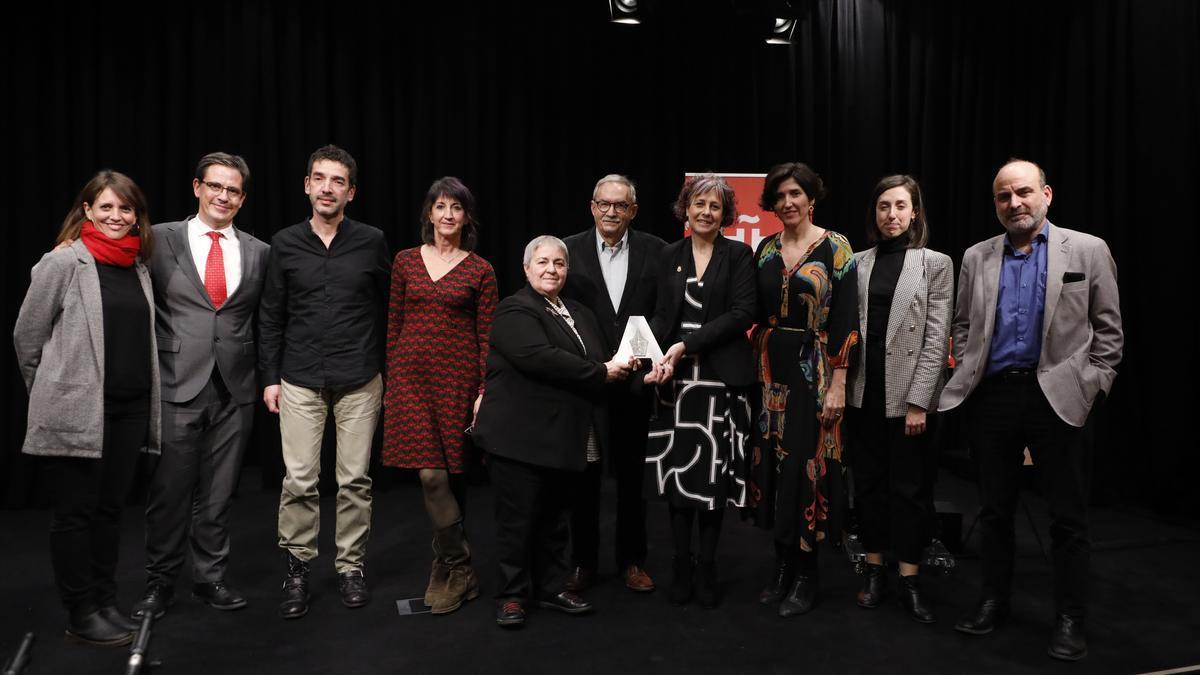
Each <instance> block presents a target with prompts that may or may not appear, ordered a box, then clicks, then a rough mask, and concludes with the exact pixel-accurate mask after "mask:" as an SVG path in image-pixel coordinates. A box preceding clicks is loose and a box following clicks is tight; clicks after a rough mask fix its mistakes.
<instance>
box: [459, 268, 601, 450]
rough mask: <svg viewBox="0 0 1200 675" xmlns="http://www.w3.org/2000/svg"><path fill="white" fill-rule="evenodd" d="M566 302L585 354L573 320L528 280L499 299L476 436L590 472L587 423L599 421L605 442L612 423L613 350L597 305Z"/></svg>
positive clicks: (485, 444) (491, 445) (479, 441)
mask: <svg viewBox="0 0 1200 675" xmlns="http://www.w3.org/2000/svg"><path fill="white" fill-rule="evenodd" d="M564 302H565V303H566V305H567V311H569V312H570V313H571V317H572V319H574V321H575V329H576V330H577V331H579V336H580V337H581V338H582V339H583V342H584V345H586V347H587V354H586V356H585V355H584V351H583V348H582V347H580V345H579V340H577V339H575V334H574V333H573V332H572V331H571V328H570V326H568V325H567V322H566V321H564V320H563V319H562V318H560V317H559V316H558V315H557V314H555V313H554V312H553V311H552V310H551V309H550V307H549V305H547V304H546V300H545V298H543V297H542V296H541V295H539V294H538V293H537V292H536V291H534V290H533V289H532V288H531V287H529V286H528V285H526V286H525V287H524V288H522V289H521V290H519V291H517V292H516V293H514V294H512V295H510V296H508V297H507V298H505V299H504V300H502V301H500V304H499V305H497V306H496V313H495V315H494V317H493V319H492V331H491V335H490V336H489V338H488V340H489V342H490V343H491V350H490V351H489V352H488V357H487V380H486V382H485V384H484V390H483V402H482V403H481V404H480V406H479V415H478V417H477V418H476V420H475V432H474V440H475V444H476V446H478V447H480V448H483V449H484V450H486V451H488V452H490V453H492V454H495V455H499V456H501V457H507V458H508V459H514V460H517V461H520V462H525V463H527V464H533V465H535V466H541V467H548V468H552V469H568V470H571V471H583V470H584V469H586V468H587V436H588V428H589V427H591V426H592V425H595V426H596V437H597V439H598V440H600V441H601V443H603V439H604V437H605V433H604V431H605V429H606V428H607V423H608V419H607V416H606V412H605V408H604V404H603V400H604V379H605V375H606V373H607V369H606V368H605V366H604V361H605V360H606V359H607V353H606V352H605V349H604V341H603V338H602V337H601V333H600V327H599V326H598V325H597V323H596V317H595V316H593V315H592V313H591V311H589V310H588V309H587V308H586V307H584V306H583V305H581V304H579V303H578V302H576V301H574V300H570V299H567V300H564Z"/></svg>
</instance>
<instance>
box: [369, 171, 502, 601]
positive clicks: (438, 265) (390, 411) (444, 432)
mask: <svg viewBox="0 0 1200 675" xmlns="http://www.w3.org/2000/svg"><path fill="white" fill-rule="evenodd" d="M421 240H422V241H423V242H425V243H424V244H423V245H421V246H418V247H416V248H410V249H405V250H403V251H400V252H399V253H397V254H396V260H395V263H394V264H393V265H392V292H391V300H390V302H389V304H388V336H387V384H388V386H387V393H386V394H385V396H384V444H383V463H384V465H386V466H394V467H400V468H405V469H419V470H420V475H421V488H422V491H423V492H424V498H425V509H426V511H428V513H429V519H430V520H431V521H432V523H433V530H434V534H433V569H432V572H431V573H430V575H429V588H428V589H427V590H426V591H425V604H426V605H428V606H429V607H430V608H431V611H432V612H433V613H434V614H446V613H449V612H453V611H454V610H456V609H458V608H459V607H460V606H462V603H463V601H464V600H472V599H474V598H476V597H478V596H479V580H478V578H477V577H476V575H475V571H474V570H473V569H472V568H471V565H470V562H471V550H470V547H469V546H468V544H467V538H466V531H465V530H464V529H463V509H462V502H461V495H462V492H461V481H459V480H456V478H458V477H461V475H462V473H463V471H464V469H465V466H466V461H465V457H464V445H465V444H466V434H465V433H464V430H465V429H466V428H467V427H468V426H469V425H470V424H471V422H472V419H473V417H474V414H475V411H476V410H478V409H479V401H480V396H481V394H482V391H483V374H484V367H485V362H486V360H487V352H488V330H489V328H490V327H491V322H492V310H493V309H494V308H495V306H496V301H497V294H496V275H495V273H494V272H493V271H492V266H491V265H490V264H488V262H487V261H486V260H484V259H483V258H481V257H479V256H478V255H476V254H475V253H473V252H472V249H473V248H474V247H475V240H476V220H475V198H474V197H473V196H472V195H471V191H470V190H468V189H467V186H465V185H463V183H462V181H460V180H458V179H457V178H454V177H451V176H447V177H445V178H440V179H438V180H437V181H434V183H433V185H431V186H430V187H429V192H428V193H427V194H426V196H425V204H424V206H423V207H422V208H421ZM456 493H457V494H456Z"/></svg>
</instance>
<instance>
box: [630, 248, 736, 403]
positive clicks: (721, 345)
mask: <svg viewBox="0 0 1200 675" xmlns="http://www.w3.org/2000/svg"><path fill="white" fill-rule="evenodd" d="M691 246H692V242H691V240H690V239H688V238H684V239H681V240H680V241H677V242H675V243H673V244H668V245H667V247H666V248H664V249H663V250H662V259H661V261H660V262H659V265H660V266H661V267H660V272H659V278H658V299H657V300H656V303H655V305H656V306H655V312H654V318H653V319H652V320H651V321H650V328H651V329H652V330H653V331H654V336H655V337H656V338H658V343H659V345H661V346H662V349H663V351H664V352H665V351H666V350H667V349H669V348H670V347H671V345H673V344H675V343H676V342H678V341H679V317H680V314H681V312H682V311H683V288H684V285H685V284H686V283H687V258H688V256H689V255H691ZM756 288H757V285H756V283H755V280H754V252H753V251H751V250H750V247H749V246H747V245H745V244H743V243H742V242H740V241H732V240H730V239H726V238H725V237H723V236H720V237H717V240H716V241H715V242H714V243H713V254H712V260H710V261H709V263H708V269H706V270H705V271H704V325H703V326H701V327H700V329H699V330H697V331H696V332H694V333H692V334H691V335H689V336H688V337H687V339H686V340H684V341H683V343H684V347H685V353H687V354H703V355H704V356H705V358H706V359H707V360H708V362H709V363H711V364H712V365H713V367H714V368H715V369H716V371H717V376H718V377H720V378H721V381H722V382H724V383H725V384H726V385H728V386H731V387H748V386H750V385H752V384H754V382H755V379H756V378H755V376H754V356H753V353H752V350H751V349H750V341H749V340H748V339H747V338H746V331H747V330H749V329H750V326H752V325H753V324H754V308H755V302H756V295H755V293H756Z"/></svg>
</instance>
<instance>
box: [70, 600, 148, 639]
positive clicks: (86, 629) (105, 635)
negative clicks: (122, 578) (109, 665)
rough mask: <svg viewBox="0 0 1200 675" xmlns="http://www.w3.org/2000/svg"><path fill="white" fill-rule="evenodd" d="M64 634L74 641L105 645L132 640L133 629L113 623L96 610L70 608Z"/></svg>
mask: <svg viewBox="0 0 1200 675" xmlns="http://www.w3.org/2000/svg"><path fill="white" fill-rule="evenodd" d="M66 636H67V639H69V640H74V641H75V642H82V643H84V644H89V645H100V646H105V647H118V646H120V645H127V644H129V643H130V642H133V631H131V630H126V629H124V628H121V627H120V626H116V625H113V624H112V623H110V622H109V621H107V620H106V619H105V618H104V617H103V616H101V615H100V612H99V611H97V610H79V609H73V610H71V611H70V613H69V614H68V615H67V632H66Z"/></svg>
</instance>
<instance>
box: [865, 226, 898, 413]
mask: <svg viewBox="0 0 1200 675" xmlns="http://www.w3.org/2000/svg"><path fill="white" fill-rule="evenodd" d="M908 242H909V235H908V233H907V232H905V233H903V234H901V235H900V236H898V237H893V238H892V239H882V240H880V241H879V243H878V244H877V245H876V247H875V264H874V265H873V266H872V267H871V278H870V280H868V282H867V335H866V340H867V342H866V344H865V345H864V347H863V348H864V349H866V354H865V355H866V372H864V373H863V375H864V377H865V378H866V379H865V380H864V384H865V389H864V392H863V409H864V410H869V411H871V412H872V413H877V412H879V411H881V410H883V409H884V391H885V386H886V382H884V378H885V373H886V372H887V370H886V369H887V365H886V364H887V329H888V320H889V319H890V318H891V314H892V298H893V297H894V296H895V295H896V282H898V281H899V280H900V271H901V270H902V269H904V256H905V252H906V251H908Z"/></svg>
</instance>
